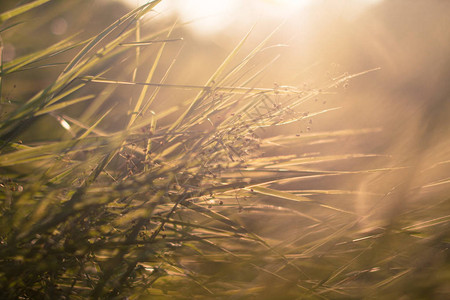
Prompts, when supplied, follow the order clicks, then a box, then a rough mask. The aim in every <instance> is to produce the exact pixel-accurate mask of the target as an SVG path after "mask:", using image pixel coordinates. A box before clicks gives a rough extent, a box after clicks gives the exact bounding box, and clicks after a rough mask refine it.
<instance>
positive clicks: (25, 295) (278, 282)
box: [0, 1, 450, 299]
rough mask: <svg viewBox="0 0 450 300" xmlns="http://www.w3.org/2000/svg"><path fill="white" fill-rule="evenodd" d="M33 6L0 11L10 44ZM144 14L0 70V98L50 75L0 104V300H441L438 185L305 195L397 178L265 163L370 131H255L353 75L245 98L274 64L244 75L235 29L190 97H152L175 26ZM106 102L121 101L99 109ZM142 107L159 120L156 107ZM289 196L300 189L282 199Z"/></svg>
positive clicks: (385, 172) (309, 115)
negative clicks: (231, 43)
mask: <svg viewBox="0 0 450 300" xmlns="http://www.w3.org/2000/svg"><path fill="white" fill-rule="evenodd" d="M44 2H48V1H34V2H31V3H29V4H26V5H23V6H19V7H18V8H15V9H12V10H8V11H6V12H3V13H1V14H0V20H1V21H2V22H3V24H2V26H3V28H7V29H5V34H6V33H7V32H8V31H10V32H11V31H17V32H19V33H20V31H21V30H22V29H21V28H22V27H21V25H20V24H19V23H17V24H19V25H14V24H16V23H13V25H12V26H11V27H8V25H9V24H11V22H12V21H15V20H16V19H17V18H18V17H19V19H17V20H18V21H20V16H22V15H24V16H30V15H27V14H31V16H32V13H33V12H34V11H35V9H39V7H38V6H39V5H44ZM50 2H52V1H50ZM159 2H160V1H151V2H149V3H148V4H146V5H143V6H141V7H139V8H136V9H135V10H133V11H131V12H130V13H128V14H125V15H124V16H123V17H121V18H120V19H118V20H116V21H114V22H113V23H112V24H111V25H109V26H107V27H106V29H104V30H102V31H101V32H100V33H99V34H96V35H93V36H91V37H87V38H83V37H80V35H79V34H78V35H73V36H71V37H69V38H66V39H63V40H61V41H58V42H55V43H54V44H53V45H50V46H48V45H47V46H46V47H43V48H42V50H36V51H34V52H33V53H30V54H25V55H24V56H21V57H18V58H15V59H13V60H12V61H9V62H4V63H2V68H1V79H2V84H3V85H5V84H6V83H5V82H7V80H8V79H9V78H10V76H13V75H14V74H16V73H18V72H21V73H24V72H35V71H37V70H40V69H41V68H42V67H44V66H46V67H49V68H56V70H58V73H56V74H55V73H51V74H55V76H53V77H52V78H51V81H50V83H49V84H48V85H47V86H46V87H45V88H43V89H41V90H39V91H35V94H34V95H32V96H29V97H28V98H26V97H24V98H23V99H15V100H13V101H9V100H8V99H6V98H5V97H4V96H2V103H1V105H2V110H4V111H6V113H5V114H2V116H1V122H0V141H1V154H0V168H1V174H2V175H1V194H0V197H1V198H0V209H1V218H0V287H1V290H0V295H1V298H2V299H59V298H61V299H69V298H70V299H85V298H93V299H99V298H102V299H103V298H105V299H110V298H112V299H124V298H126V297H128V298H130V299H165V298H170V299H185V298H189V299H191V298H206V299H207V298H226V299H228V298H235V299H254V298H255V299H256V298H257V299H297V298H299V299H341V298H342V299H349V298H384V299H390V298H392V299H398V298H400V297H406V298H405V299H422V298H435V299H444V298H445V297H446V296H448V293H449V290H448V287H447V285H446V283H447V282H448V280H449V279H450V272H449V255H448V243H449V240H448V236H449V226H448V222H449V220H450V218H449V216H448V208H449V204H450V202H449V199H448V194H445V193H441V192H439V190H438V192H436V189H435V188H434V187H435V186H436V185H437V186H440V185H442V184H444V185H445V182H446V181H445V180H446V179H445V178H438V179H436V180H432V181H431V182H427V184H423V185H422V186H419V187H417V186H414V184H413V181H412V179H408V176H405V177H404V178H406V179H405V180H403V181H401V182H400V183H399V184H398V185H397V186H394V185H392V189H391V191H390V192H389V193H387V194H385V193H384V192H378V191H376V190H375V191H366V192H364V191H355V190H348V189H345V188H332V187H325V188H324V187H320V188H314V186H315V183H317V182H329V181H330V180H331V182H339V180H345V178H347V177H349V176H356V178H366V177H365V176H367V174H370V175H371V176H372V178H374V179H372V180H373V181H372V182H375V181H377V180H380V178H386V177H387V178H389V176H403V175H404V174H405V169H407V170H408V171H407V172H409V171H410V170H411V166H403V165H402V166H395V167H376V168H364V169H357V170H350V169H346V168H345V166H346V164H351V163H352V162H354V161H358V160H370V159H373V158H378V159H380V158H381V159H386V160H388V158H387V157H385V156H383V155H381V154H373V153H348V154H345V155H325V154H324V155H321V154H305V155H304V156H299V155H277V154H276V153H277V149H278V148H279V147H287V148H289V147H294V146H295V145H298V144H299V143H302V144H304V145H308V144H313V143H314V142H318V141H319V142H320V141H323V140H324V139H327V141H328V142H330V143H333V144H334V145H339V143H340V142H342V141H343V139H344V138H350V137H352V136H353V137H358V136H361V135H370V134H374V132H377V131H378V130H377V129H356V128H355V129H348V130H341V131H331V132H318V133H302V134H295V133H292V134H290V135H281V134H278V133H275V134H271V133H270V131H266V129H272V128H276V127H277V126H282V125H285V124H290V123H294V122H300V121H302V120H306V121H308V120H311V119H313V118H314V117H315V116H316V115H319V114H324V113H327V112H329V111H330V110H333V109H334V108H333V107H331V108H327V109H319V110H316V111H314V112H313V111H311V112H305V111H304V107H305V106H306V105H307V104H308V103H309V102H312V101H313V100H314V99H315V97H317V96H318V95H321V94H324V93H326V92H327V91H328V90H330V89H331V88H332V87H334V86H336V85H341V84H343V83H344V82H346V81H347V80H349V79H351V78H352V77H354V76H355V75H350V76H347V75H346V76H343V77H341V78H339V79H338V80H335V81H332V82H330V83H328V84H327V85H326V86H324V87H323V88H322V89H320V90H319V89H311V90H300V89H298V88H296V87H284V86H275V87H272V88H264V87H257V80H258V76H260V74H261V72H262V71H264V70H265V69H266V68H268V67H270V64H271V63H273V61H272V62H268V63H265V64H260V65H259V69H252V68H253V66H252V65H250V63H253V62H254V60H255V58H256V57H257V56H258V54H259V52H260V51H261V50H262V49H263V48H264V47H266V46H267V45H268V43H269V42H270V35H269V37H268V38H267V39H265V40H263V41H261V43H260V44H258V45H256V46H255V47H254V48H253V49H252V50H251V51H250V53H247V54H246V55H245V56H244V58H243V59H240V60H238V61H236V59H237V58H238V57H239V55H240V53H241V52H242V48H243V45H244V44H245V43H246V41H247V39H248V36H249V35H250V34H251V32H249V33H248V35H246V36H245V37H244V38H243V39H242V40H241V41H240V42H239V43H238V44H237V45H236V47H235V48H234V50H232V51H231V53H230V54H229V55H228V57H226V58H225V59H224V61H223V63H222V64H221V65H220V66H219V67H218V68H217V70H216V71H215V72H214V74H213V75H211V77H210V78H209V80H207V81H206V82H205V84H204V85H189V84H186V83H176V84H173V83H171V84H169V83H166V80H167V78H168V76H169V74H170V71H171V68H172V66H173V62H170V63H169V64H168V67H167V66H166V67H165V68H166V69H165V71H164V73H163V74H164V75H162V76H159V77H157V76H156V74H157V72H161V71H160V70H161V69H162V67H161V65H162V64H163V59H165V60H167V58H165V57H164V54H165V53H166V52H165V51H166V48H167V47H168V46H170V44H173V43H177V42H180V38H179V37H178V36H177V35H176V33H175V32H177V29H178V28H180V27H182V24H177V23H175V24H169V25H167V26H165V27H162V28H159V29H157V30H154V29H152V19H144V18H142V17H143V15H144V14H145V13H149V12H151V10H152V9H153V7H154V6H155V5H157V4H158V3H159ZM53 5H55V7H60V8H61V7H62V8H64V4H61V3H53ZM49 7H50V6H49ZM49 7H45V6H44V7H43V8H42V7H41V9H43V10H44V11H45V10H46V9H49ZM29 26H36V28H39V26H40V24H33V25H29ZM149 28H150V29H149ZM61 55H63V57H65V58H67V57H71V58H70V59H68V61H67V62H65V63H64V64H63V65H62V66H63V69H62V70H61V69H60V68H61V64H55V62H60V60H58V59H59V57H61ZM173 58H176V57H172V58H171V59H173ZM149 61H150V62H151V63H150V64H149V63H148V62H149ZM111 62H114V64H112V65H111ZM130 62H131V63H130ZM143 62H147V63H143ZM166 65H167V64H166ZM58 68H59V69H58ZM117 70H121V72H120V73H118V72H117ZM49 74H50V73H49ZM356 75H361V74H356ZM117 77H119V78H117ZM141 77H142V78H143V79H142V80H141V79H139V78H141ZM122 88H132V89H133V92H132V93H130V95H129V97H128V99H127V101H121V102H118V101H114V97H115V95H123V94H119V92H120V90H121V89H122ZM175 90H181V91H183V92H184V91H185V92H186V94H189V92H190V91H192V90H195V91H196V92H197V94H196V95H194V97H193V98H184V99H176V100H177V101H174V102H173V103H172V102H169V100H168V99H166V96H164V95H167V94H164V95H163V94H162V91H166V93H169V94H170V93H171V92H173V91H175ZM167 91H168V92H167ZM124 102H126V103H125V104H124ZM158 102H159V103H168V104H169V105H165V106H161V105H160V106H159V107H158V109H155V108H154V107H155V105H157V104H158ZM161 107H162V108H161ZM127 111H128V113H126V112H127ZM36 124H43V125H42V126H44V127H45V126H47V128H53V130H54V131H56V132H57V133H58V134H57V135H56V137H55V135H54V134H50V133H47V132H43V129H42V128H41V127H40V126H37V125H36ZM55 124H57V126H58V127H57V128H55V126H56V125H55ZM36 137H38V138H36ZM330 140H331V141H330ZM333 163H334V164H337V165H338V166H341V167H342V168H338V169H336V168H329V167H328V166H330V165H332V164H333ZM443 164H444V165H445V164H446V162H445V161H443V162H440V163H438V164H436V165H435V166H431V167H432V168H438V167H439V166H441V165H443ZM402 174H403V175H402ZM342 178H343V179H342ZM327 180H328V181H327ZM447 181H448V180H447ZM302 182H307V183H308V182H311V186H312V188H311V187H310V188H294V187H296V186H302V184H301V183H302ZM306 185H308V184H306ZM427 187H428V189H429V190H427ZM362 195H363V196H364V197H366V198H368V199H372V201H370V205H372V206H371V208H370V209H368V210H367V211H364V213H362V212H360V211H357V209H355V206H354V204H355V203H354V201H356V200H357V199H359V198H360V197H362ZM358 197H359V198H358ZM409 197H411V198H413V200H411V201H406V200H405V199H406V198H409ZM355 199H356V200H355ZM408 200H409V199H408ZM392 203H394V204H395V203H397V204H398V205H397V206H396V205H392ZM386 209H387V211H386Z"/></svg>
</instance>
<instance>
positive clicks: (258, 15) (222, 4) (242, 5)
mask: <svg viewBox="0 0 450 300" xmlns="http://www.w3.org/2000/svg"><path fill="white" fill-rule="evenodd" d="M123 1H126V2H128V3H129V4H131V5H132V6H137V5H141V4H144V3H145V2H147V1H146V0H123ZM381 1H382V0H348V1H345V2H344V1H340V0H245V1H243V0H189V1H186V0H163V1H162V2H161V3H160V4H159V5H158V6H157V7H156V8H155V10H156V11H158V12H160V13H162V14H164V15H165V14H171V13H174V12H177V13H178V15H179V16H180V18H181V21H182V22H186V21H192V20H196V21H195V22H194V23H192V24H191V25H190V28H191V29H192V30H194V31H196V32H197V33H199V34H212V33H216V32H217V31H219V30H222V29H226V28H228V27H229V26H230V25H236V24H243V25H244V24H248V23H254V22H257V21H261V19H263V20H264V19H267V18H270V19H277V18H278V19H284V18H289V17H290V16H293V15H295V16H296V17H299V16H300V15H301V12H302V11H305V9H306V8H307V7H308V6H311V5H323V4H324V3H327V2H329V3H330V5H331V4H332V7H333V9H339V8H340V7H342V8H343V9H345V8H347V6H350V5H352V6H354V7H355V9H354V10H355V12H356V13H358V12H361V11H363V10H364V9H366V8H367V7H369V6H370V5H373V4H375V3H378V2H381ZM337 4H338V5H337ZM346 11H348V9H346ZM349 17H351V16H349Z"/></svg>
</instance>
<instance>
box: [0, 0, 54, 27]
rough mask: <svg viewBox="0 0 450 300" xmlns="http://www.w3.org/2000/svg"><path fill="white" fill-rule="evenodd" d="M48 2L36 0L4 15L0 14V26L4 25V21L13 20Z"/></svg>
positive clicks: (47, 0) (46, 0)
mask: <svg viewBox="0 0 450 300" xmlns="http://www.w3.org/2000/svg"><path fill="white" fill-rule="evenodd" d="M49 1H50V0H36V1H33V2H30V3H27V4H23V5H21V6H19V7H17V8H13V9H10V10H8V11H6V12H4V13H1V14H0V24H2V23H4V22H5V21H7V20H9V19H11V18H14V17H16V16H18V15H21V14H23V13H26V12H27V11H29V10H31V9H33V8H36V7H38V6H40V5H42V4H44V3H46V2H49Z"/></svg>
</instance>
